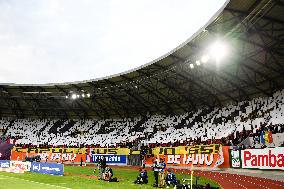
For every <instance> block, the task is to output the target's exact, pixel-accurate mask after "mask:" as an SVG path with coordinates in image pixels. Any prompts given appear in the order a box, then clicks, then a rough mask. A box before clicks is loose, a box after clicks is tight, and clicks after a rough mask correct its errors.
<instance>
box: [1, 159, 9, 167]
mask: <svg viewBox="0 0 284 189" xmlns="http://www.w3.org/2000/svg"><path fill="white" fill-rule="evenodd" d="M9 167H10V161H9V160H0V168H9Z"/></svg>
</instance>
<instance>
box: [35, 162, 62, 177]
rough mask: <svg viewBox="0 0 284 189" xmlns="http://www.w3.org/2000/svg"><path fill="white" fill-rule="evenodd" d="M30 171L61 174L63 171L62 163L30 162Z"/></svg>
mask: <svg viewBox="0 0 284 189" xmlns="http://www.w3.org/2000/svg"><path fill="white" fill-rule="evenodd" d="M31 172H35V173H42V174H50V175H60V176H62V175H63V173H64V165H63V164H61V163H39V162H32V164H31Z"/></svg>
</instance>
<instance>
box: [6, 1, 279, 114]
mask: <svg viewBox="0 0 284 189" xmlns="http://www.w3.org/2000/svg"><path fill="white" fill-rule="evenodd" d="M283 7H284V1H283V0H246V1H239V0H231V1H228V4H226V6H224V7H223V8H222V10H220V12H218V14H217V15H215V16H214V18H212V19H211V20H210V21H209V23H208V24H207V25H206V26H204V28H201V29H200V30H199V31H198V32H197V33H196V34H195V35H194V36H192V37H191V38H190V39H189V40H187V41H186V42H185V43H184V44H182V45H181V46H179V47H177V48H176V49H174V50H173V51H172V52H170V53H169V54H167V55H165V56H163V57H161V58H159V59H158V60H155V61H153V62H151V63H149V64H147V65H144V66H142V67H140V68H137V69H134V70H130V71H128V72H125V73H121V74H118V75H115V76H110V77H106V78H100V79H95V80H89V81H82V82H79V83H62V84H49V85H16V84H1V85H0V117H16V118H30V117H31V118H78V119H84V118H98V119H104V118H113V117H116V118H119V117H120V118H125V117H134V116H143V115H147V114H164V115H168V114H179V113H183V112H186V111H194V110H196V109H198V108H200V107H202V108H204V107H208V108H212V107H215V106H223V105H226V104H228V103H236V102H239V101H244V100H251V99H252V98H254V97H258V96H271V95H272V94H273V93H274V92H275V91H277V90H280V89H283V88H284V62H283V54H284V52H283V47H284V43H283V40H284V35H283V33H284V32H283V30H284V8H283ZM216 40H219V41H224V42H226V43H227V44H228V46H229V47H230V48H229V54H230V55H228V56H227V57H225V58H224V59H223V60H222V62H221V64H220V65H218V64H216V63H215V61H214V60H212V59H209V61H208V62H207V63H202V62H201V63H200V65H199V62H198V63H196V61H197V60H199V61H201V57H202V56H203V55H204V54H206V53H207V49H208V48H209V46H210V45H211V44H212V43H214V41H216ZM215 50H216V49H215ZM218 50H219V51H221V50H220V49H217V52H218ZM197 64H198V65H197ZM62 74H64V70H62ZM74 94H76V95H80V97H79V98H77V96H74V98H76V99H72V95H74ZM82 94H84V95H85V97H82ZM87 94H90V97H87ZM66 96H68V98H66Z"/></svg>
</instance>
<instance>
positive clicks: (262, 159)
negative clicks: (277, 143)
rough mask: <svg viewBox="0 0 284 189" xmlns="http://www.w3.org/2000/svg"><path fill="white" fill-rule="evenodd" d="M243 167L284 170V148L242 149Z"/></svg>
mask: <svg viewBox="0 0 284 189" xmlns="http://www.w3.org/2000/svg"><path fill="white" fill-rule="evenodd" d="M241 164H242V168H248V169H279V170H284V148H283V147H277V148H265V149H246V150H242V151H241Z"/></svg>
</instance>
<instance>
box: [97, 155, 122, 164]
mask: <svg viewBox="0 0 284 189" xmlns="http://www.w3.org/2000/svg"><path fill="white" fill-rule="evenodd" d="M101 157H105V159H106V162H107V163H114V164H126V156H125V155H94V154H93V155H92V161H93V162H98V161H99V159H100V158H101Z"/></svg>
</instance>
